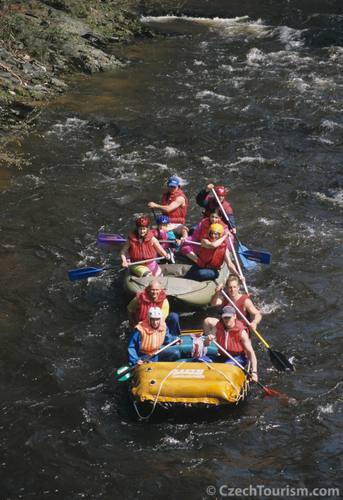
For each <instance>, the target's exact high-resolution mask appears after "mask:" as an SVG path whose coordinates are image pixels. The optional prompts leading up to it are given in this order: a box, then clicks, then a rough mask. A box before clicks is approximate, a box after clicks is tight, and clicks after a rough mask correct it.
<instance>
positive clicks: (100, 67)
mask: <svg viewBox="0 0 343 500" xmlns="http://www.w3.org/2000/svg"><path fill="white" fill-rule="evenodd" d="M141 4H142V2H140V1H139V0H105V1H101V0H87V2H85V1H84V0H31V1H27V0H23V1H16V2H13V1H8V0H7V1H6V0H5V1H2V0H0V167H1V166H2V167H4V166H9V165H16V166H21V161H20V159H18V158H17V157H13V156H11V153H10V152H9V151H10V149H11V148H10V143H11V141H13V140H18V138H19V137H20V135H22V134H24V133H25V130H27V129H28V128H29V127H30V126H31V125H32V123H33V122H34V120H35V119H36V117H37V115H38V114H39V111H40V109H41V108H42V106H44V103H45V102H47V101H48V100H49V99H50V98H51V97H52V96H54V95H56V94H58V93H62V92H65V91H66V89H67V87H68V86H67V84H66V82H65V79H66V78H67V77H68V75H70V74H72V73H86V74H91V73H94V72H97V71H105V70H108V69H113V68H115V67H118V66H120V65H122V64H123V63H122V62H121V61H120V60H118V59H117V58H116V57H115V56H113V55H112V54H111V47H113V46H115V45H117V44H118V43H127V42H129V41H130V40H132V39H134V38H136V37H140V36H152V34H151V32H150V31H149V30H148V29H147V28H146V27H145V26H143V25H142V24H141V22H140V14H141V7H142V6H141Z"/></svg>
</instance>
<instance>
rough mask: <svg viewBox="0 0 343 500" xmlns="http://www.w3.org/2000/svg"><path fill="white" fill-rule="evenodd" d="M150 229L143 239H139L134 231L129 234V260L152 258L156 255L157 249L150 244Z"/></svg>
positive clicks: (151, 236) (151, 235) (151, 234)
mask: <svg viewBox="0 0 343 500" xmlns="http://www.w3.org/2000/svg"><path fill="white" fill-rule="evenodd" d="M153 236H154V235H153V233H152V231H149V232H148V233H147V235H146V236H145V237H144V240H139V239H138V237H137V235H136V234H135V233H132V234H130V235H129V242H130V247H129V257H130V260H131V262H136V261H137V260H145V259H154V258H155V257H157V255H158V254H157V251H156V249H155V247H154V246H153V244H152V238H153Z"/></svg>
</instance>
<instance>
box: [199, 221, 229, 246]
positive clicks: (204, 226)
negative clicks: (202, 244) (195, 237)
mask: <svg viewBox="0 0 343 500" xmlns="http://www.w3.org/2000/svg"><path fill="white" fill-rule="evenodd" d="M218 224H220V225H221V226H223V228H224V230H225V229H227V225H226V224H224V222H223V221H221V220H220V221H219V222H218ZM210 225H211V221H210V218H209V217H205V219H202V220H201V221H200V222H199V240H200V241H201V240H202V239H203V238H207V237H208V232H209V230H210Z"/></svg>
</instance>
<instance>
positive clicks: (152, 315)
mask: <svg viewBox="0 0 343 500" xmlns="http://www.w3.org/2000/svg"><path fill="white" fill-rule="evenodd" d="M148 318H149V319H161V318H162V311H161V309H160V308H159V307H150V309H149V311H148Z"/></svg>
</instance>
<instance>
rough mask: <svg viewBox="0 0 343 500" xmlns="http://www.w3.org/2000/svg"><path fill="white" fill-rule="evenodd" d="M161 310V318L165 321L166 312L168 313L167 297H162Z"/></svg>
mask: <svg viewBox="0 0 343 500" xmlns="http://www.w3.org/2000/svg"><path fill="white" fill-rule="evenodd" d="M161 310H162V316H163V319H164V321H165V320H166V318H167V316H168V314H169V302H168V299H164V301H163V304H162V307H161Z"/></svg>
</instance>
